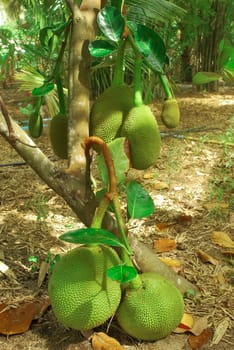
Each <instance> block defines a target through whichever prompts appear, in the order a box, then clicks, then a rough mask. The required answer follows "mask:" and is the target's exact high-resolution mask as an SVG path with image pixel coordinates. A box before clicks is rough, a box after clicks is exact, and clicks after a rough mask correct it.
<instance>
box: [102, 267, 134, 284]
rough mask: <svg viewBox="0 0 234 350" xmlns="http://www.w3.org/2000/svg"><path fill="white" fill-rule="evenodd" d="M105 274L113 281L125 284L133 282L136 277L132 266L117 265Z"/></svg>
mask: <svg viewBox="0 0 234 350" xmlns="http://www.w3.org/2000/svg"><path fill="white" fill-rule="evenodd" d="M106 274H107V276H108V277H109V278H111V279H112V280H114V281H119V282H120V283H126V282H129V281H131V280H133V279H134V278H135V277H136V276H137V275H138V272H137V270H136V269H135V267H133V266H126V265H117V266H113V267H111V268H109V269H108V270H107V272H106Z"/></svg>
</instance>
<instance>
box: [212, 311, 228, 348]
mask: <svg viewBox="0 0 234 350" xmlns="http://www.w3.org/2000/svg"><path fill="white" fill-rule="evenodd" d="M229 323H230V320H229V318H228V317H226V318H224V319H223V321H222V322H221V323H220V324H219V325H218V327H217V328H216V330H215V333H214V336H213V339H212V342H211V345H217V344H218V343H219V342H220V340H221V339H222V338H223V336H224V334H225V333H226V331H227V329H228V327H229Z"/></svg>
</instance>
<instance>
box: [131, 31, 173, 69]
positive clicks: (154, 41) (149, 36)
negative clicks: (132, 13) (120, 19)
mask: <svg viewBox="0 0 234 350" xmlns="http://www.w3.org/2000/svg"><path fill="white" fill-rule="evenodd" d="M134 38H135V41H136V44H137V46H138V48H139V50H140V52H141V53H142V55H143V56H144V62H145V63H146V65H147V66H148V67H149V68H150V69H152V70H153V71H154V72H156V73H161V74H163V72H164V66H165V64H166V63H167V60H168V58H167V55H166V47H165V45H164V42H163V40H162V38H161V37H160V36H159V35H158V34H157V33H156V32H155V31H154V30H152V29H150V28H148V27H146V26H144V25H142V24H138V25H137V27H136V31H135V32H134Z"/></svg>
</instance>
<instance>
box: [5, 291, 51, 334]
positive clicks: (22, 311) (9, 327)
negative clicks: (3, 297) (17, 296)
mask: <svg viewBox="0 0 234 350" xmlns="http://www.w3.org/2000/svg"><path fill="white" fill-rule="evenodd" d="M49 305H50V302H49V299H48V298H47V299H41V300H38V299H35V300H33V301H31V302H25V303H23V304H20V305H19V306H17V307H9V306H8V305H7V304H4V303H3V304H0V333H1V334H5V335H11V334H20V333H24V332H26V331H27V330H28V329H29V327H30V324H31V322H32V320H34V319H38V318H40V317H41V315H42V313H43V312H44V311H45V310H46V309H47V308H48V306H49Z"/></svg>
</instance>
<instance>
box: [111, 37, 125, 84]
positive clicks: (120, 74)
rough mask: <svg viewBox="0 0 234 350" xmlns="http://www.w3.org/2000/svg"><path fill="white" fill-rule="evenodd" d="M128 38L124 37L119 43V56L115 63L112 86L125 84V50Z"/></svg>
mask: <svg viewBox="0 0 234 350" xmlns="http://www.w3.org/2000/svg"><path fill="white" fill-rule="evenodd" d="M125 45H126V40H125V39H122V40H121V41H120V43H119V48H118V52H117V58H116V63H115V70H114V76H113V81H112V84H111V86H112V87H113V86H120V85H123V84H124V70H123V66H124V50H125Z"/></svg>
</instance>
